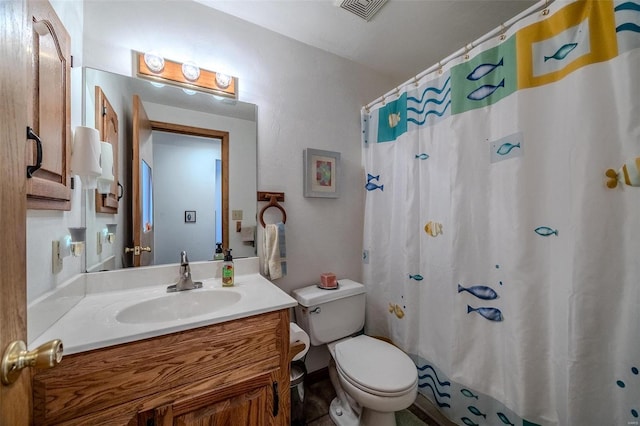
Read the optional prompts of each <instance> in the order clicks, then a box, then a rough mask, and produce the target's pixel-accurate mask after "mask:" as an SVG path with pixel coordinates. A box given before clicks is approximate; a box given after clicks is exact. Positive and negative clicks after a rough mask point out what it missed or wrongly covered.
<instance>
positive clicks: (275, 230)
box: [263, 222, 287, 280]
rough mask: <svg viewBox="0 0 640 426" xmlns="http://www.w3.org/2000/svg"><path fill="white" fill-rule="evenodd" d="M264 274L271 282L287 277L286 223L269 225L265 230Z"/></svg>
mask: <svg viewBox="0 0 640 426" xmlns="http://www.w3.org/2000/svg"><path fill="white" fill-rule="evenodd" d="M263 248H264V250H263V253H264V262H263V273H264V275H265V276H266V277H267V278H269V279H270V280H277V279H278V278H282V277H284V276H285V275H287V250H286V246H285V239H284V223H282V222H280V223H277V224H268V225H267V226H265V228H264V246H263Z"/></svg>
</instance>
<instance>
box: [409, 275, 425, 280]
mask: <svg viewBox="0 0 640 426" xmlns="http://www.w3.org/2000/svg"><path fill="white" fill-rule="evenodd" d="M409 278H411V279H412V280H416V281H422V280H423V279H424V277H423V276H422V275H420V274H415V275H411V274H409Z"/></svg>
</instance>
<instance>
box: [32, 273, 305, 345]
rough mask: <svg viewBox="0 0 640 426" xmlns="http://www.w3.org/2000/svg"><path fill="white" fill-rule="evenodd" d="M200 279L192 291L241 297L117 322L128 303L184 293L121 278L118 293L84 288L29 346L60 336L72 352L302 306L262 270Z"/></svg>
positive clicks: (161, 285) (195, 278)
mask: <svg viewBox="0 0 640 426" xmlns="http://www.w3.org/2000/svg"><path fill="white" fill-rule="evenodd" d="M138 273H139V272H138ZM196 280H199V281H202V283H203V288H202V289H195V290H188V292H196V293H197V292H202V291H211V290H220V289H224V290H226V291H233V292H237V293H239V294H240V296H241V297H240V300H239V301H237V302H235V303H234V304H232V305H230V306H228V307H222V308H220V309H217V310H215V311H214V312H210V313H205V314H202V315H198V316H194V317H190V318H184V319H177V320H171V321H160V322H148V323H142V324H126V323H121V322H118V321H117V320H116V316H117V315H118V313H120V312H121V311H122V310H124V309H126V308H127V307H129V306H131V305H135V304H137V303H140V302H144V301H146V300H151V299H155V298H159V297H175V298H176V303H178V302H179V300H180V299H179V297H180V295H181V294H182V293H184V292H178V293H167V291H166V289H167V285H166V283H162V284H158V285H148V284H146V285H143V286H136V287H130V288H124V289H123V288H121V287H123V286H122V283H121V282H120V283H117V284H118V285H115V289H114V290H113V291H100V292H91V291H86V290H85V294H84V297H81V298H79V301H78V302H77V303H75V305H74V306H73V307H71V308H70V309H68V311H66V312H65V313H64V314H63V315H62V316H61V317H60V318H59V319H57V321H55V322H54V323H53V324H52V325H51V326H50V327H48V328H47V329H46V330H44V332H43V333H42V334H40V335H39V336H38V337H36V338H35V339H34V340H33V341H31V342H30V343H29V348H30V349H33V348H35V347H37V346H39V345H40V344H42V343H45V342H47V341H49V340H52V339H61V340H62V342H63V345H64V354H65V355H70V354H74V353H79V352H84V351H89V350H93V349H99V348H104V347H108V346H112V345H117V344H121V343H128V342H133V341H136V340H141V339H146V338H150V337H156V336H160V335H163V334H168V333H174V332H178V331H184V330H189V329H192V328H196V327H202V326H207V325H211V324H218V323H221V322H225V321H230V320H234V319H238V318H245V317H248V316H251V315H257V314H261V313H266V312H272V311H276V310H280V309H286V308H291V307H293V306H296V305H297V302H296V301H295V299H293V298H292V297H290V296H289V295H287V294H286V293H285V292H283V291H282V290H280V289H279V288H278V287H277V286H276V285H274V284H273V283H271V282H270V281H268V280H266V279H265V278H264V277H262V276H261V275H260V274H258V273H257V272H256V273H247V274H242V275H236V277H235V285H234V286H233V287H222V284H221V281H220V278H218V277H214V278H208V279H202V278H200V277H194V281H196ZM118 287H120V288H118ZM43 306H46V305H43ZM30 315H31V313H30Z"/></svg>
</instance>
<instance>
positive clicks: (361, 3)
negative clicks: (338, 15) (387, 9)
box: [340, 0, 387, 21]
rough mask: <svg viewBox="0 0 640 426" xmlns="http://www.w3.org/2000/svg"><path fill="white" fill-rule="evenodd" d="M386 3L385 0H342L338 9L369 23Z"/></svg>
mask: <svg viewBox="0 0 640 426" xmlns="http://www.w3.org/2000/svg"><path fill="white" fill-rule="evenodd" d="M386 2H387V0H343V1H342V2H340V7H341V8H343V9H345V10H347V11H349V12H351V13H353V14H354V15H356V16H357V17H359V18H362V19H364V20H365V21H370V20H371V18H373V15H375V14H376V12H377V11H378V10H380V8H381V7H382V6H383V5H384V4H385V3H386Z"/></svg>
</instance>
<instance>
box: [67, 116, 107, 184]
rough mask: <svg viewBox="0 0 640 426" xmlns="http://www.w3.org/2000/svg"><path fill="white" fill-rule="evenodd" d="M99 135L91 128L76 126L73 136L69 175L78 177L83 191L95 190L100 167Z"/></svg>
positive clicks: (100, 170)
mask: <svg viewBox="0 0 640 426" xmlns="http://www.w3.org/2000/svg"><path fill="white" fill-rule="evenodd" d="M100 153H101V148H100V134H99V133H98V131H97V130H96V129H94V128H91V127H84V126H78V127H76V131H75V133H74V136H73V150H72V153H71V173H73V174H74V175H78V176H79V177H80V181H81V182H82V188H83V189H95V188H97V177H98V176H100V175H102V168H101V167H100Z"/></svg>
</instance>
